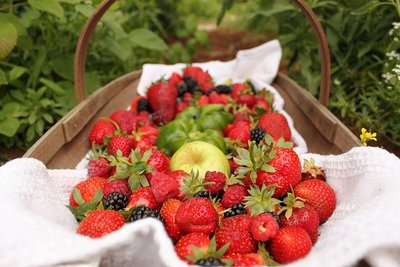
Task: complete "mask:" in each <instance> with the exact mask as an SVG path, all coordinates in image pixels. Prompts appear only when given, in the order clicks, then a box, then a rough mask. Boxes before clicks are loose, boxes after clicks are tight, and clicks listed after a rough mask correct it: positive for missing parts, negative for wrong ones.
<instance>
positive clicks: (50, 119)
mask: <svg viewBox="0 0 400 267" xmlns="http://www.w3.org/2000/svg"><path fill="white" fill-rule="evenodd" d="M42 116H43V119H44V120H45V121H47V122H48V123H53V122H54V119H53V117H52V116H51V115H50V114H49V113H43V114H42Z"/></svg>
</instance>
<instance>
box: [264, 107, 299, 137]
mask: <svg viewBox="0 0 400 267" xmlns="http://www.w3.org/2000/svg"><path fill="white" fill-rule="evenodd" d="M258 127H260V128H261V129H263V130H264V131H265V132H266V133H267V134H269V135H270V136H272V138H273V139H274V140H275V141H278V140H279V138H281V137H283V138H285V140H286V141H289V140H290V138H291V136H292V134H291V131H290V128H289V124H288V122H287V120H286V118H285V116H283V115H282V114H280V113H277V112H271V113H266V114H264V115H262V116H261V117H260V120H259V121H258Z"/></svg>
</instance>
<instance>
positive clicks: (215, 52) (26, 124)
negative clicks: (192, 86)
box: [0, 0, 400, 164]
mask: <svg viewBox="0 0 400 267" xmlns="http://www.w3.org/2000/svg"><path fill="white" fill-rule="evenodd" d="M100 2H101V1H100V0H2V1H1V2H0V164H1V162H5V161H7V160H9V159H11V158H14V157H18V156H21V155H22V154H23V153H24V151H25V150H26V149H27V148H28V147H29V146H31V145H32V144H33V143H34V142H35V141H36V140H37V139H38V138H39V137H40V136H41V135H43V133H44V132H45V131H46V130H47V129H49V128H50V127H51V126H52V125H53V124H54V123H56V122H57V121H58V120H59V119H60V118H61V117H62V116H63V115H65V114H66V113H67V112H68V111H69V110H70V109H71V108H72V107H74V105H75V104H76V102H75V98H74V89H73V56H74V52H75V46H76V43H77V40H78V37H79V33H80V30H81V29H82V27H83V25H84V23H85V22H86V20H87V18H88V17H89V16H90V14H91V13H92V11H93V10H94V8H95V7H96V6H97V5H98V4H99V3H100ZM306 2H308V4H309V5H310V6H311V7H312V9H313V10H314V12H315V13H316V14H317V15H318V17H319V19H320V21H321V23H322V25H323V27H324V29H325V31H326V34H327V38H328V41H329V46H330V50H331V61H332V91H331V98H330V102H329V109H330V110H331V111H332V112H334V114H335V115H336V116H338V117H339V118H340V119H341V120H342V121H343V122H344V123H345V124H346V125H347V126H348V127H349V128H350V129H351V130H352V131H353V132H354V133H355V134H356V135H359V134H360V129H361V128H362V127H364V128H367V129H368V130H369V131H373V132H376V133H377V134H378V136H377V138H378V142H376V143H375V144H372V145H376V146H383V147H384V148H386V149H387V150H389V151H391V152H394V153H396V154H397V155H399V154H400V54H399V48H400V22H398V21H400V20H399V16H400V0H337V1H333V0H332V1H331V0H307V1H306ZM273 38H278V39H279V40H280V42H281V45H282V47H283V60H282V64H281V71H282V72H285V73H288V75H289V76H290V77H291V78H293V79H294V80H296V81H297V82H298V83H299V84H300V85H302V86H303V87H304V88H306V89H308V90H309V91H310V92H311V93H312V94H313V95H315V96H318V86H319V83H320V78H321V76H320V60H319V54H318V47H317V42H316V40H315V37H314V35H313V32H312V29H311V27H310V26H309V24H308V22H307V20H306V18H305V16H304V15H303V13H301V11H300V10H299V9H298V8H297V7H296V6H295V5H294V4H292V3H291V1H290V0H253V1H243V0H242V1H238V0H237V1H233V0H223V1H219V0H148V1H142V0H120V1H117V3H116V4H114V5H113V7H112V8H111V10H110V11H109V12H107V14H106V15H105V16H104V18H103V19H102V22H101V23H100V25H99V26H98V27H97V29H96V33H95V36H94V40H93V41H92V42H91V45H90V48H89V54H88V60H87V62H88V64H87V66H86V68H87V72H86V77H85V79H86V85H87V90H88V92H89V93H90V92H93V91H94V90H96V89H98V88H100V87H101V86H102V85H104V84H106V83H107V82H109V81H111V80H113V79H114V78H116V77H118V76H120V75H122V74H124V73H127V72H130V71H132V70H135V69H140V68H141V67H142V65H143V64H144V63H176V62H186V63H190V62H199V61H209V60H229V59H232V58H234V56H235V54H236V51H237V50H240V49H245V48H251V47H254V46H256V45H258V44H261V43H263V42H265V41H267V40H270V39H273Z"/></svg>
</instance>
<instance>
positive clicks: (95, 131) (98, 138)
mask: <svg viewBox="0 0 400 267" xmlns="http://www.w3.org/2000/svg"><path fill="white" fill-rule="evenodd" d="M115 130H116V127H115V125H114V124H113V123H112V122H111V121H109V120H98V121H96V123H95V124H94V125H93V127H92V129H90V133H89V147H92V144H93V143H95V144H98V145H102V144H103V143H104V137H106V136H108V137H112V136H114V131H115Z"/></svg>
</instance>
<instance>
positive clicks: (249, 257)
mask: <svg viewBox="0 0 400 267" xmlns="http://www.w3.org/2000/svg"><path fill="white" fill-rule="evenodd" d="M224 258H225V259H230V260H232V261H233V266H246V267H250V266H263V265H264V264H265V263H264V259H263V258H262V257H261V255H259V254H257V253H247V254H239V253H232V254H229V255H228V256H225V257H224Z"/></svg>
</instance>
